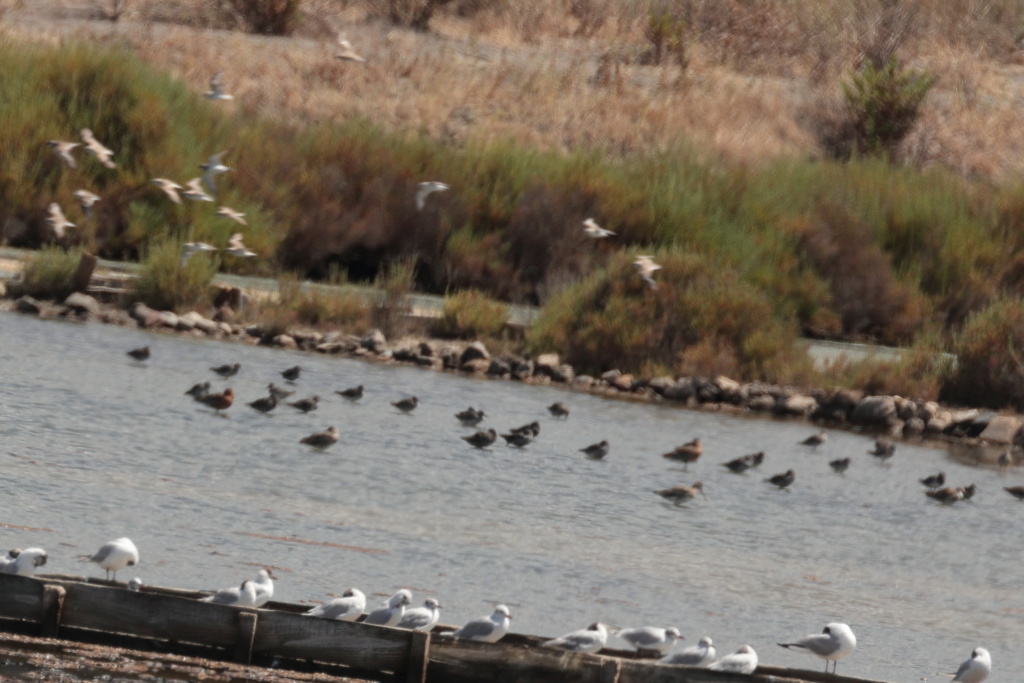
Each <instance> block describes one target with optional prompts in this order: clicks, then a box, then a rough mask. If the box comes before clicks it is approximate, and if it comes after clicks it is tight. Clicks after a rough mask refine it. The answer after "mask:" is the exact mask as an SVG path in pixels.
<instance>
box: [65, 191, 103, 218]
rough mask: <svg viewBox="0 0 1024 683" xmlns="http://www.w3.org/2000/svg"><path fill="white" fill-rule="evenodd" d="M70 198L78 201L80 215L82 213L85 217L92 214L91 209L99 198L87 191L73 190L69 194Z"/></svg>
mask: <svg viewBox="0 0 1024 683" xmlns="http://www.w3.org/2000/svg"><path fill="white" fill-rule="evenodd" d="M71 196H72V197H74V198H75V199H77V200H78V203H79V204H80V205H81V207H82V213H84V214H85V215H86V217H88V216H89V215H90V214H91V213H92V207H93V206H95V205H96V202H98V201H99V200H100V196H99V195H98V194H93V193H92V192H89V191H88V190H75V191H74V192H72V193H71Z"/></svg>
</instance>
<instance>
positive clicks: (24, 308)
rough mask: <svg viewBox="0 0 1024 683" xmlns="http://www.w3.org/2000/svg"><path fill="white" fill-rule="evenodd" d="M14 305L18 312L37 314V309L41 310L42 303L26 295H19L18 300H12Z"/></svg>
mask: <svg viewBox="0 0 1024 683" xmlns="http://www.w3.org/2000/svg"><path fill="white" fill-rule="evenodd" d="M14 305H15V308H16V309H17V311H18V312H19V313H31V314H33V315H39V311H41V310H43V304H42V303H41V302H39V301H36V300H35V299H33V298H32V297H30V296H27V295H26V296H22V297H19V298H18V300H17V301H16V302H14Z"/></svg>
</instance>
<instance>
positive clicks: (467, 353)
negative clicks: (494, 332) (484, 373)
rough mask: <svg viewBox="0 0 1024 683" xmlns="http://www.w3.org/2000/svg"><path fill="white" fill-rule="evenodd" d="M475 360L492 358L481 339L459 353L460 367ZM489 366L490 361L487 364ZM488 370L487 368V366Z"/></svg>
mask: <svg viewBox="0 0 1024 683" xmlns="http://www.w3.org/2000/svg"><path fill="white" fill-rule="evenodd" d="M473 360H486V361H490V360H491V354H489V353H487V347H486V346H484V343H483V342H481V341H475V342H473V343H472V344H470V345H469V346H467V347H466V348H464V349H463V350H462V353H461V354H460V355H459V367H460V368H461V367H462V366H463V365H465V364H466V363H468V362H469V361H473ZM487 365H488V366H489V365H490V363H488V364H487ZM485 370H486V368H485Z"/></svg>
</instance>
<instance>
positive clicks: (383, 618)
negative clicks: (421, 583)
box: [363, 588, 412, 626]
mask: <svg viewBox="0 0 1024 683" xmlns="http://www.w3.org/2000/svg"><path fill="white" fill-rule="evenodd" d="M411 603H412V593H410V592H409V591H407V590H406V589H404V588H403V589H402V590H400V591H398V592H397V593H395V594H394V595H392V596H391V597H390V598H388V600H387V602H385V603H384V605H383V606H382V607H379V608H377V609H375V610H373V611H372V612H370V613H369V614H367V615H366V619H365V620H364V621H363V623H364V624H375V625H377V626H395V625H397V624H398V622H400V621H401V620H402V617H403V616H404V615H405V608H406V606H407V605H409V604H411Z"/></svg>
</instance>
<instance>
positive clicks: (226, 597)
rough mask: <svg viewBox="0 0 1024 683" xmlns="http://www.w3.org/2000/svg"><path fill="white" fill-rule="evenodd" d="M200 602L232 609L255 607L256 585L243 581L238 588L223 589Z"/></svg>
mask: <svg viewBox="0 0 1024 683" xmlns="http://www.w3.org/2000/svg"><path fill="white" fill-rule="evenodd" d="M200 602H212V603H214V604H216V605H231V606H232V607H255V606H256V585H255V584H253V582H252V581H243V582H242V585H241V586H239V587H238V588H221V589H220V590H219V591H217V592H216V593H214V594H213V595H211V596H210V597H208V598H203V599H202V600H201V601H200Z"/></svg>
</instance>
